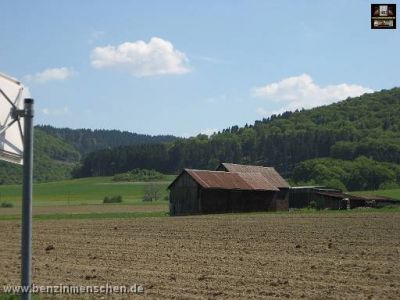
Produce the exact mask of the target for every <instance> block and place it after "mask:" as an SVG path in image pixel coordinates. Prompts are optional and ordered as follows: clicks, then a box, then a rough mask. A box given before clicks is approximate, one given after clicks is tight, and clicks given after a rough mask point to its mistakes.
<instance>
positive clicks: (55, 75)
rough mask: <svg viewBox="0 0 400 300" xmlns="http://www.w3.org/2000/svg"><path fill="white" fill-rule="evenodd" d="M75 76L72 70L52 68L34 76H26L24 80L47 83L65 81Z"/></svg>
mask: <svg viewBox="0 0 400 300" xmlns="http://www.w3.org/2000/svg"><path fill="white" fill-rule="evenodd" d="M74 74H75V72H74V70H73V69H71V68H65V67H62V68H50V69H46V70H43V71H41V72H38V73H36V74H33V75H26V76H25V77H24V79H25V80H26V81H28V82H36V83H46V82H48V81H63V80H66V79H68V78H70V77H72V76H73V75H74Z"/></svg>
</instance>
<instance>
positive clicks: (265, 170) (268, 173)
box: [221, 163, 290, 188]
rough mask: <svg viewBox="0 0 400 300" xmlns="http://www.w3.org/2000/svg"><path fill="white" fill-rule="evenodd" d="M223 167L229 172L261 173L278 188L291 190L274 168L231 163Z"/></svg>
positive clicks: (223, 164)
mask: <svg viewBox="0 0 400 300" xmlns="http://www.w3.org/2000/svg"><path fill="white" fill-rule="evenodd" d="M221 165H222V166H224V167H225V169H226V170H227V171H228V172H238V173H261V174H262V175H263V176H264V177H265V178H267V179H268V181H269V182H270V183H271V184H272V185H274V186H276V187H278V188H289V187H290V186H289V184H288V183H287V182H286V180H285V179H283V178H282V176H281V175H279V173H278V172H277V171H276V170H275V169H274V168H273V167H263V166H251V165H239V164H231V163H222V164H221Z"/></svg>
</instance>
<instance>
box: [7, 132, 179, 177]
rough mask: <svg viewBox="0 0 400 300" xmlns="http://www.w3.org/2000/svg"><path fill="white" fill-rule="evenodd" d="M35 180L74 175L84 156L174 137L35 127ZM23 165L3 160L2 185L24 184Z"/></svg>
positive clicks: (169, 139) (168, 139)
mask: <svg viewBox="0 0 400 300" xmlns="http://www.w3.org/2000/svg"><path fill="white" fill-rule="evenodd" d="M34 133H35V136H34V172H33V173H34V174H33V176H34V180H35V181H36V182H46V181H57V180H63V179H68V178H71V177H72V175H73V171H74V169H75V168H77V167H78V165H79V162H80V160H81V158H82V156H83V155H85V154H86V153H88V152H91V151H94V150H97V149H103V148H111V147H115V146H119V145H131V144H141V143H144V144H152V143H161V142H170V141H173V140H175V139H176V138H175V137H173V136H150V135H141V134H136V133H130V132H121V131H118V130H89V129H77V130H73V129H65V128H62V129H58V128H54V127H51V126H35V131H34ZM21 180H22V167H21V166H18V165H14V164H11V163H7V162H2V161H0V184H13V183H21Z"/></svg>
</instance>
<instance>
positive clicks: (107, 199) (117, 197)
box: [103, 195, 122, 203]
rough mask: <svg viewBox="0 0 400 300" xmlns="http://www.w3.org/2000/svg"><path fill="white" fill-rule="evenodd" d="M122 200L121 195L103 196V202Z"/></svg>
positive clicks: (118, 201)
mask: <svg viewBox="0 0 400 300" xmlns="http://www.w3.org/2000/svg"><path fill="white" fill-rule="evenodd" d="M121 202H122V196H121V195H117V196H112V197H110V196H105V197H104V199H103V203H121Z"/></svg>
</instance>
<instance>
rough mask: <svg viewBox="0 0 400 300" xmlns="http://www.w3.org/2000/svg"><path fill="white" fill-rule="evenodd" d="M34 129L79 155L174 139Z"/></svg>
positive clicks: (80, 130)
mask: <svg viewBox="0 0 400 300" xmlns="http://www.w3.org/2000/svg"><path fill="white" fill-rule="evenodd" d="M36 128H37V129H40V130H41V131H43V132H45V133H47V134H50V135H52V136H55V137H57V138H60V139H62V140H63V141H65V142H66V143H67V144H70V145H72V146H74V147H75V149H77V150H78V151H79V152H80V153H81V154H86V153H89V152H92V151H95V150H99V149H104V148H110V147H117V146H124V145H135V144H156V143H165V142H172V141H173V140H175V139H176V137H174V136H172V135H157V136H151V135H146V134H138V133H133V132H128V131H119V130H103V129H96V130H91V129H70V128H55V127H52V126H49V125H41V126H36Z"/></svg>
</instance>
